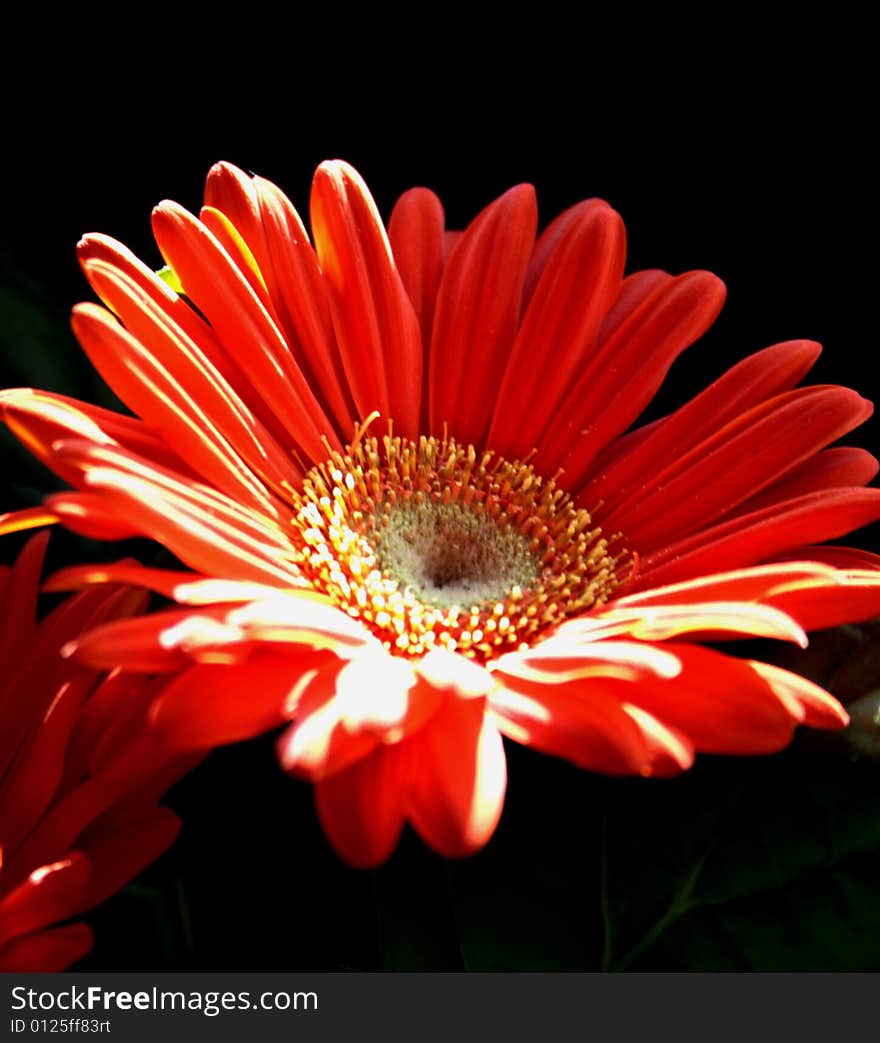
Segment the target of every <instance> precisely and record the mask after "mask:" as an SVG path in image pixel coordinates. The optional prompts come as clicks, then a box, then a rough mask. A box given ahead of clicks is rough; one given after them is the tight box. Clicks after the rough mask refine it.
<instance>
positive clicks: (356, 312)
mask: <svg viewBox="0 0 880 1043" xmlns="http://www.w3.org/2000/svg"><path fill="white" fill-rule="evenodd" d="M311 216H312V231H313V233H314V236H315V248H316V251H317V254H318V260H319V262H320V264H321V268H322V269H323V272H324V275H325V277H326V279H327V281H328V283H329V285H330V287H331V290H332V297H331V301H332V311H333V323H334V326H335V328H336V336H337V340H338V342H339V349H340V352H341V353H342V359H343V364H344V366H345V372H346V374H347V377H348V383H349V386H350V388H351V391H352V394H353V397H354V401H355V405H356V406H357V408H358V411H359V413H360V416H361V418H366V417H367V416H369V414H370V413H372V412H373V411H374V410H378V411H379V413H380V415H381V416H382V417H383V418H392V419H393V420H394V421H395V422H396V424H397V425H399V428H400V433H401V434H403V435H405V436H407V437H409V438H418V436H419V434H420V433H421V432H420V427H421V424H420V411H421V401H422V345H421V338H420V336H419V327H418V321H417V319H416V315H415V312H414V311H413V308H412V305H411V304H410V301H409V297H408V296H407V294H406V290H405V289H404V287H403V284H402V282H401V281H400V276H399V275H398V274H397V269H396V268H395V267H394V259H393V257H392V256H391V246H390V245H389V243H388V238H387V236H386V234H385V229H384V228H383V226H382V221H381V219H380V217H379V213H378V211H377V210H376V204H375V203H374V202H373V199H372V196H371V195H370V193H369V190H368V189H367V186H366V185H365V184H364V183H363V181H362V180H361V177H360V175H359V174H358V173H357V172H356V171H355V170H354V169H353V168H352V167H350V166H349V165H348V164H347V163H342V162H340V161H335V162H327V163H322V164H321V166H319V167H318V169H317V171H316V173H315V179H314V181H313V183H312V207H311ZM325 455H326V454H325Z"/></svg>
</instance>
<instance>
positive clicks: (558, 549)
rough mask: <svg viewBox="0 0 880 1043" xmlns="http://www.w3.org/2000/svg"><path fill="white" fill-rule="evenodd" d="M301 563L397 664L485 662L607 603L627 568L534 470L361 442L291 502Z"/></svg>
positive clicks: (384, 441)
mask: <svg viewBox="0 0 880 1043" xmlns="http://www.w3.org/2000/svg"><path fill="white" fill-rule="evenodd" d="M293 505H294V508H295V511H296V513H295V515H294V517H293V519H292V521H293V544H294V547H295V555H296V562H297V564H298V566H299V567H300V569H301V570H302V572H303V573H304V575H305V576H306V577H307V578H308V580H309V581H310V582H311V584H312V585H313V586H314V587H315V589H316V590H319V591H321V592H322V593H324V594H326V595H327V596H328V597H330V598H331V599H332V600H333V601H334V602H336V604H337V605H339V607H340V608H341V609H343V610H344V611H345V612H347V613H348V614H349V615H350V616H352V617H354V618H356V619H359V620H360V621H361V622H363V623H364V625H365V626H367V627H368V628H369V629H370V630H372V631H373V633H374V634H376V636H377V637H378V638H379V639H380V640H381V641H382V642H383V643H384V644H385V646H386V647H387V648H388V649H389V650H390V651H392V652H394V653H396V654H398V655H409V656H418V655H423V654H424V653H425V652H427V651H430V649H431V648H434V647H445V648H449V649H452V650H458V651H459V652H462V653H463V654H465V655H467V656H469V657H471V658H474V659H478V660H480V661H483V662H485V661H488V660H490V659H493V658H495V657H496V656H499V655H501V654H503V653H504V652H508V651H511V650H513V649H515V648H520V647H523V646H524V645H528V644H529V643H530V642H531V641H532V640H533V638H534V637H535V636H536V635H537V634H539V633H540V632H541V631H544V630H547V629H549V628H551V627H553V626H554V625H556V624H558V623H561V622H562V621H563V620H564V619H566V618H567V617H569V616H572V615H576V614H579V613H582V612H584V611H586V610H587V609H589V608H591V607H592V606H594V605H597V604H601V603H602V602H604V601H606V600H607V599H608V598H609V597H610V596H611V594H612V593H613V592H614V591H615V590H616V589H617V588H618V587H619V586H620V584H621V583H622V582H623V581H624V580H625V579H626V578H627V576H628V574H629V570H630V557H629V555H628V554H627V553H626V551H625V549H624V548H623V547H622V546H620V539H619V537H611V538H606V537H605V536H603V534H602V533H601V531H600V530H599V529H598V528H595V527H594V526H593V525H592V523H591V520H590V515H589V513H588V512H587V511H586V510H583V509H581V508H577V507H575V506H574V504H573V503H572V501H571V498H570V497H569V496H568V494H567V493H566V492H564V491H563V490H562V489H560V488H559V486H558V485H557V484H556V482H555V481H554V480H553V479H544V478H542V477H541V476H540V475H539V474H537V472H536V471H535V470H534V468H533V467H532V466H531V464H529V463H528V462H522V461H513V462H510V461H508V460H506V459H504V457H502V456H499V455H498V454H496V453H493V452H492V451H490V450H486V451H484V452H482V453H477V452H476V451H475V450H474V448H473V447H472V446H461V445H459V444H458V443H457V442H455V440H454V439H452V438H448V437H444V438H442V439H440V438H433V437H422V438H420V439H419V440H418V442H414V441H411V440H410V439H405V438H400V437H395V436H392V435H391V434H390V433H389V434H388V435H386V436H384V437H383V438H374V437H369V438H365V437H362V432H359V433H358V436H357V437H356V438H355V440H354V441H353V443H352V444H351V445H350V446H349V447H348V448H347V449H346V451H345V452H343V453H339V452H336V451H329V453H328V459H327V461H326V462H325V463H323V464H320V465H318V466H317V467H314V468H313V469H312V470H311V471H310V472H309V473H308V474H307V475H306V477H305V479H304V481H303V487H302V489H301V490H300V491H299V492H297V493H295V494H294V497H293Z"/></svg>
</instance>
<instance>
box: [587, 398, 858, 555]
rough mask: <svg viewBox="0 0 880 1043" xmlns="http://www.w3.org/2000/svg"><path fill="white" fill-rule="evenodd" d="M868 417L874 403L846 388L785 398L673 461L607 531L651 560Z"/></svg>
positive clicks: (619, 507) (621, 507)
mask: <svg viewBox="0 0 880 1043" xmlns="http://www.w3.org/2000/svg"><path fill="white" fill-rule="evenodd" d="M870 412H871V407H870V403H868V402H866V401H865V400H864V399H863V398H861V397H860V396H859V395H857V394H856V393H855V392H854V391H849V390H848V389H847V388H836V387H815V388H804V389H803V390H796V391H790V392H787V393H786V394H784V395H781V396H779V397H778V398H775V399H772V400H770V401H769V402H765V403H763V404H762V405H760V406H757V407H755V408H754V409H753V410H750V411H749V412H747V413H744V414H742V415H741V416H740V417H738V418H737V419H736V420H735V421H733V422H732V423H730V424H727V425H726V426H725V427H723V428H722V429H721V430H720V431H718V432H716V433H715V434H713V435H712V436H711V437H710V438H708V439H707V440H706V441H705V442H703V443H701V444H700V445H697V446H695V447H694V448H693V449H692V450H691V451H690V452H689V453H687V454H685V455H684V456H683V457H681V458H679V459H676V460H673V461H672V462H670V464H669V465H668V466H667V468H666V469H665V470H663V471H661V472H660V473H659V474H658V475H656V476H655V478H654V480H653V482H652V485H651V487H650V488H649V489H643V490H640V491H639V492H638V493H636V494H634V495H633V496H631V497H630V498H629V499H628V500H626V501H625V502H624V503H622V504H621V503H615V505H614V507H613V509H612V510H610V511H609V512H608V513H607V514H606V516H605V517H604V518H603V519H602V524H603V528H605V530H606V531H608V532H617V531H622V532H624V533H625V534H626V539H627V541H629V543H630V546H632V547H635V548H638V550H639V553H640V554H642V555H647V554H649V553H650V552H651V551H652V550H654V549H655V548H657V547H661V546H662V545H663V544H664V543H666V542H668V541H669V540H671V539H673V538H678V539H682V538H684V537H686V536H688V535H690V534H691V533H693V532H696V531H698V530H699V529H700V528H702V527H704V526H705V525H707V524H710V523H711V522H714V521H715V520H716V519H718V518H719V517H721V516H723V515H724V514H725V513H727V512H728V511H730V510H731V509H732V508H733V507H736V506H738V505H739V504H740V503H742V502H743V501H744V500H745V499H747V498H748V497H750V496H752V495H753V494H755V493H756V492H758V491H759V490H760V489H761V488H764V487H766V486H767V485H768V484H769V483H770V482H771V481H772V480H773V479H774V478H776V477H778V476H779V475H781V474H784V473H785V472H786V471H788V470H790V469H791V467H793V466H795V465H797V464H799V463H800V462H802V461H803V460H806V459H809V458H810V457H811V456H813V455H814V454H815V453H816V452H818V450H819V449H821V448H822V447H823V446H825V445H827V444H828V443H829V442H832V441H834V440H835V439H836V438H839V437H840V436H841V435H842V434H845V433H846V432H847V431H849V430H851V429H852V428H853V427H855V426H856V425H858V424H860V423H862V421H864V420H865V419H866V418H867V417H868V416H869V415H870Z"/></svg>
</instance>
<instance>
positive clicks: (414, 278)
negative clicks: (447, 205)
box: [388, 188, 444, 372]
mask: <svg viewBox="0 0 880 1043" xmlns="http://www.w3.org/2000/svg"><path fill="white" fill-rule="evenodd" d="M443 230H444V215H443V206H442V204H441V203H440V200H439V199H438V198H437V196H436V195H434V193H433V192H431V191H430V190H429V189H427V188H411V189H410V190H409V191H408V192H404V193H403V195H402V196H401V197H400V199H398V200H397V203H396V204H395V206H394V209H393V210H392V211H391V219H390V221H389V222H388V239H389V241H390V242H391V249H392V251H393V252H394V260H395V261H396V263H397V268H398V271H399V272H400V278H401V279H402V280H403V285H404V286H405V287H406V292H407V293H408V294H409V299H410V300H411V301H412V305H413V308H414V309H415V313H416V315H417V316H418V319H419V326H420V328H421V331H422V344H423V345H424V346H425V347H426V348H427V346H428V345H429V344H430V343H431V327H432V325H433V322H434V308H435V306H436V303H437V289H438V287H439V285H440V275H441V272H442V271H443V253H444V251H443ZM425 372H427V360H426V365H425Z"/></svg>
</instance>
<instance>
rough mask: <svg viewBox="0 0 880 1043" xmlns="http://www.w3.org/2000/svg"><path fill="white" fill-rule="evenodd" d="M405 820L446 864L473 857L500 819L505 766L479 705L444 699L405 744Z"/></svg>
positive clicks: (501, 750)
mask: <svg viewBox="0 0 880 1043" xmlns="http://www.w3.org/2000/svg"><path fill="white" fill-rule="evenodd" d="M409 745H410V747H411V748H410V750H409V757H410V764H411V769H410V771H411V775H410V780H409V786H408V800H407V805H406V817H407V819H408V820H409V821H410V822H411V823H412V824H413V826H414V828H415V830H416V832H417V833H418V834H419V835H420V836H421V837H422V839H423V840H424V841H425V842H426V843H427V844H428V845H429V846H430V847H432V848H433V849H434V850H435V851H437V852H439V853H440V854H441V855H443V856H444V857H445V858H463V857H464V856H465V855H470V854H473V852H475V851H478V850H479V849H480V848H481V847H482V846H483V845H484V844H485V843H486V842H487V841H488V840H489V838H490V837H491V836H492V834H493V833H494V831H495V827H496V826H497V825H498V821H499V819H500V817H501V809H502V807H503V804H504V792H505V789H506V786H507V762H506V760H505V757H504V747H503V746H502V743H501V736H500V735H499V733H498V729H497V727H496V725H495V723H494V721H493V720H492V719H491V718H490V716H489V715H488V714H487V713H486V704H485V702H484V700H482V699H479V700H476V699H472V700H462V699H454V698H453V699H448V700H447V701H446V703H445V705H444V706H443V707H442V708H441V709H440V710H439V711H438V712H437V713H436V714H435V715H434V716H433V717H432V718H431V719H430V721H429V722H428V724H427V725H426V726H425V727H424V728H422V729H421V730H420V731H419V732H418V733H417V734H416V735H414V736H413V738H412V739H411V740H410V743H409Z"/></svg>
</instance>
